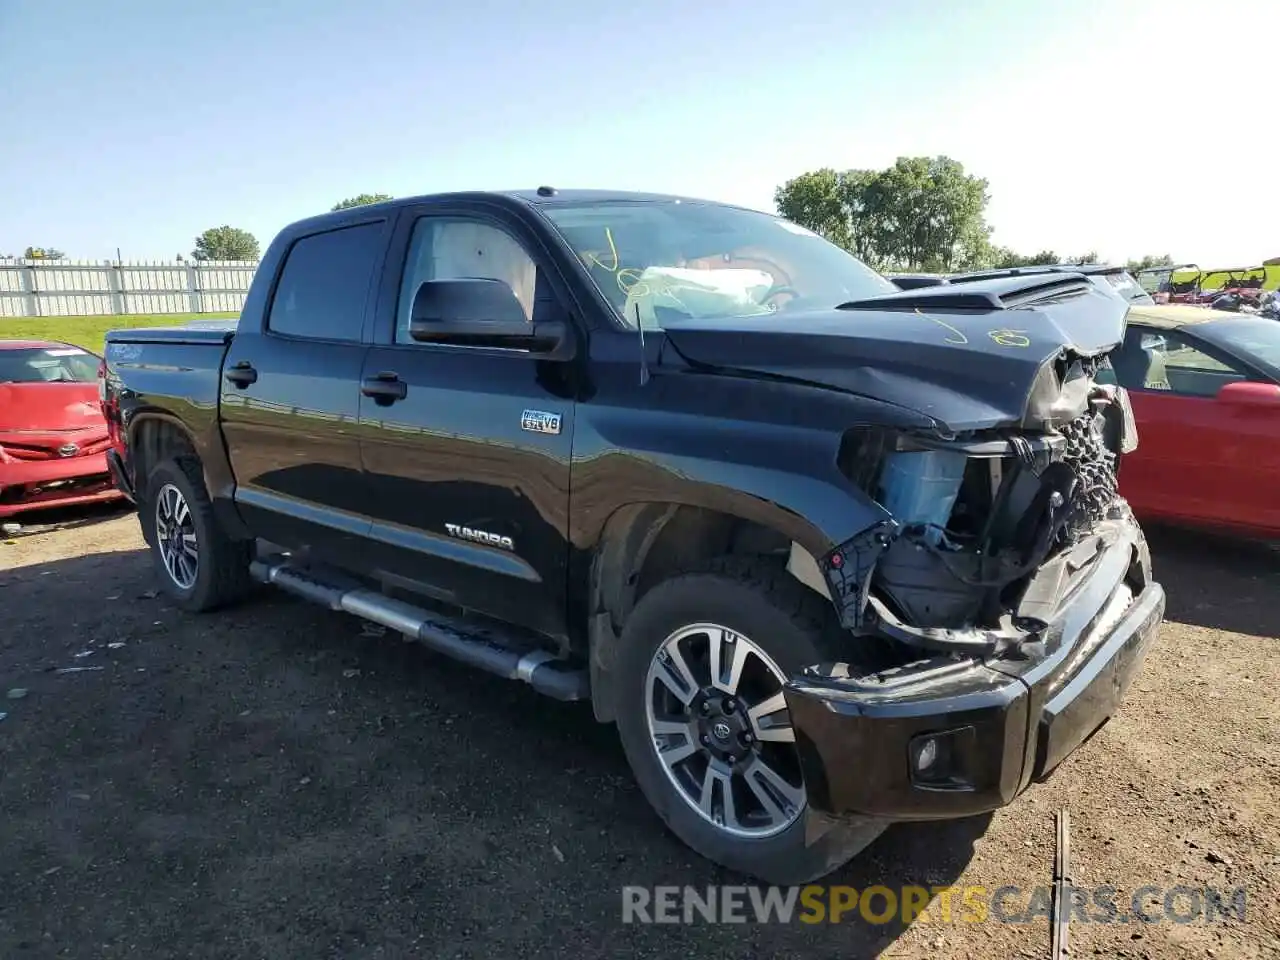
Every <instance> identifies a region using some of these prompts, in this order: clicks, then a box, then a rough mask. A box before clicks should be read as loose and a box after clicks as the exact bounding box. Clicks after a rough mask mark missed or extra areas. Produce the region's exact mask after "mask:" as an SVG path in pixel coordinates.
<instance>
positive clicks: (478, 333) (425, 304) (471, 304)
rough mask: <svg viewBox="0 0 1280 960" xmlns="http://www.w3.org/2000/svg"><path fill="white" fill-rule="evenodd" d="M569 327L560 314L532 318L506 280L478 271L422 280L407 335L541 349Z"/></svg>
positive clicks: (553, 344)
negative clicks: (474, 274) (541, 319)
mask: <svg viewBox="0 0 1280 960" xmlns="http://www.w3.org/2000/svg"><path fill="white" fill-rule="evenodd" d="M568 332H569V331H568V326H567V325H566V324H565V323H564V322H563V321H560V320H554V321H544V322H542V323H537V324H534V323H530V322H529V320H528V319H527V318H526V316H525V312H524V307H522V306H521V305H520V301H519V300H517V299H516V295H515V292H514V291H513V290H512V289H511V287H510V286H509V285H507V284H505V283H503V282H502V281H501V280H488V279H481V278H477V277H467V278H463V279H455V280H426V281H423V283H422V284H421V285H420V286H419V287H418V291H417V293H415V294H414V296H413V308H412V311H411V312H410V314H409V336H410V337H412V338H413V339H414V340H416V341H418V342H419V343H452V344H462V345H466V346H473V347H505V348H507V349H514V350H536V351H539V352H545V351H551V350H555V349H556V348H557V347H559V346H560V345H561V344H563V343H564V341H565V340H566V338H567V336H568Z"/></svg>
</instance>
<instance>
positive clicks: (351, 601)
mask: <svg viewBox="0 0 1280 960" xmlns="http://www.w3.org/2000/svg"><path fill="white" fill-rule="evenodd" d="M249 573H250V575H251V576H252V577H253V578H254V579H255V580H258V581H259V582H261V583H270V584H274V585H275V586H278V587H281V588H283V589H284V590H287V591H288V592H289V593H292V594H295V595H297V596H299V597H302V598H303V599H304V600H310V601H311V602H312V603H318V604H320V605H321V606H325V607H328V608H329V609H330V610H339V611H344V612H346V613H353V614H355V615H356V616H357V617H363V618H364V619H365V620H372V621H373V622H374V623H380V624H382V625H383V626H384V627H386V628H387V629H389V630H395V631H397V632H399V633H402V634H404V635H405V636H406V637H409V638H410V639H413V640H419V641H421V642H422V643H424V644H426V645H427V646H428V647H430V648H431V649H432V650H434V651H436V652H437V653H442V654H444V655H445V656H446V657H452V658H453V659H454V660H459V661H461V662H462V663H466V664H469V665H471V666H473V667H479V668H480V669H481V670H486V671H488V672H489V673H493V674H496V675H497V676H499V677H505V678H506V679H508V680H523V681H524V682H525V683H527V684H529V685H530V686H531V687H533V688H534V689H535V690H537V691H538V692H539V693H544V694H546V695H547V696H549V697H554V698H555V699H556V700H586V699H588V698H589V696H590V681H589V679H588V676H587V671H586V670H585V669H584V668H581V667H574V666H573V665H571V664H569V663H568V662H566V661H564V660H561V659H560V658H558V657H557V656H556V655H555V654H553V653H550V652H549V651H546V650H532V651H527V652H522V651H519V650H513V649H511V648H510V647H506V646H503V645H502V644H501V643H500V642H498V641H497V638H491V637H482V636H478V635H477V633H476V630H475V628H474V627H472V626H471V625H469V624H466V623H464V622H462V621H460V620H455V619H454V618H451V617H448V616H444V615H442V614H439V613H434V612H431V611H427V610H424V609H423V608H421V607H416V606H414V605H413V604H411V603H405V602H404V601H403V600H395V599H393V598H391V597H388V596H385V595H384V594H381V593H379V592H377V591H376V590H368V589H365V588H364V587H359V586H355V585H342V584H340V583H338V582H335V581H331V580H324V579H321V578H320V576H318V575H317V574H316V573H315V572H313V571H311V570H301V569H299V568H297V567H293V566H290V565H289V563H288V561H282V560H272V561H264V560H255V561H254V562H253V563H252V564H251V565H250V567H249Z"/></svg>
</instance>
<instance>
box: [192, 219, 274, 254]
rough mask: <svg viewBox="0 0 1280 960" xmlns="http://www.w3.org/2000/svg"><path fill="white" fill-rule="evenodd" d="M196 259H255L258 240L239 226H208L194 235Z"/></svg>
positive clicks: (193, 251) (193, 252)
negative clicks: (198, 234) (196, 235)
mask: <svg viewBox="0 0 1280 960" xmlns="http://www.w3.org/2000/svg"><path fill="white" fill-rule="evenodd" d="M191 256H192V257H194V258H195V259H196V260H257V259H258V240H257V238H256V237H254V235H253V234H252V233H250V232H249V231H248V230H241V229H240V228H239V227H228V226H222V227H210V228H209V229H208V230H206V231H205V232H204V233H202V234H200V236H198V237H196V248H195V249H194V250H192V251H191Z"/></svg>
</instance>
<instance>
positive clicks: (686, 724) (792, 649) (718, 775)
mask: <svg viewBox="0 0 1280 960" xmlns="http://www.w3.org/2000/svg"><path fill="white" fill-rule="evenodd" d="M831 618H832V614H831V612H830V611H829V610H827V608H826V605H825V603H824V601H823V600H822V598H820V597H819V596H817V595H816V594H813V593H812V592H811V591H809V590H808V589H807V588H805V587H804V586H802V585H801V584H799V583H798V582H796V581H795V580H794V579H793V578H792V577H791V576H790V575H788V574H787V573H786V572H785V570H781V569H774V568H773V567H771V566H768V565H767V564H764V563H748V562H728V563H724V564H721V565H719V566H717V567H716V568H714V569H712V570H709V571H708V572H705V573H696V574H689V575H686V576H681V577H677V578H675V579H672V580H669V581H667V582H665V583H663V584H661V585H659V586H657V587H655V588H654V589H653V590H651V591H650V592H649V593H647V594H646V595H645V596H644V598H643V599H642V600H641V602H640V603H639V604H638V605H637V606H636V608H635V611H634V612H633V613H632V615H631V617H629V618H628V620H627V624H626V627H625V629H624V631H623V636H622V650H621V651H620V656H619V660H618V664H617V668H618V670H619V672H620V677H621V681H620V688H619V696H620V702H619V704H618V706H619V710H618V728H619V734H620V736H621V739H622V744H623V749H624V750H625V752H626V754H627V759H628V760H629V762H630V764H631V767H632V770H633V771H634V772H635V775H636V780H637V781H638V783H639V784H640V788H641V790H642V791H643V792H644V794H645V796H646V798H647V799H648V800H649V802H650V804H652V806H653V808H654V810H655V811H656V812H657V813H658V815H659V816H660V817H661V818H662V819H663V821H664V822H665V823H666V824H667V826H668V827H670V828H671V830H672V832H674V833H675V834H676V835H677V836H678V837H679V838H680V839H681V840H683V841H684V842H685V843H686V844H687V845H688V846H690V847H692V848H693V849H694V850H696V851H697V852H698V853H700V854H702V855H703V856H704V857H707V858H708V859H709V860H713V861H715V862H716V863H719V864H721V865H723V866H726V867H729V868H731V869H734V870H737V871H739V872H741V873H745V874H748V875H751V876H754V877H758V878H760V879H762V880H765V881H767V882H771V883H779V884H797V883H805V882H807V881H809V880H812V879H815V878H817V877H821V876H824V875H826V874H827V873H829V872H831V871H832V870H834V869H835V868H837V867H838V866H840V865H841V864H843V863H845V862H846V861H847V860H849V859H850V858H851V857H853V856H854V855H855V854H857V853H858V852H859V851H860V850H861V849H862V848H863V847H865V846H867V845H868V844H869V843H871V841H872V840H874V839H875V838H876V837H877V836H878V835H879V834H880V833H881V831H882V830H883V829H884V826H883V824H881V823H879V822H876V821H866V822H858V823H851V824H846V825H841V826H839V827H836V828H835V829H833V830H831V831H829V832H828V833H826V834H824V835H823V836H822V837H820V838H819V839H817V840H816V841H815V842H814V843H812V844H811V845H806V843H805V824H804V813H805V809H806V805H807V802H806V795H805V787H804V781H803V778H802V776H801V772H800V763H799V755H798V753H797V750H796V744H795V732H794V731H793V730H792V728H791V725H790V720H789V717H788V713H787V708H786V701H785V698H784V696H783V684H784V683H785V681H786V678H787V676H788V675H789V674H790V673H792V672H795V671H797V670H799V669H801V668H802V667H804V666H805V665H807V664H811V663H816V662H820V661H822V660H824V659H829V658H828V657H824V655H823V652H822V651H823V649H824V648H829V647H830V645H831V634H830V632H829V631H830V630H831Z"/></svg>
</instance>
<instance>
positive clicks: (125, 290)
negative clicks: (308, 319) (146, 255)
mask: <svg viewBox="0 0 1280 960" xmlns="http://www.w3.org/2000/svg"><path fill="white" fill-rule="evenodd" d="M257 269H258V264H257V261H254V260H196V261H191V262H184V261H181V260H170V261H156V262H150V263H148V262H138V261H123V262H117V261H114V260H103V261H89V260H9V259H3V260H0V317H63V316H82V315H100V314H139V313H226V312H232V313H234V312H238V311H239V310H240V308H241V307H242V306H243V305H244V298H245V293H246V292H247V291H248V289H249V281H250V280H252V279H253V274H254V271H256V270H257Z"/></svg>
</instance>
